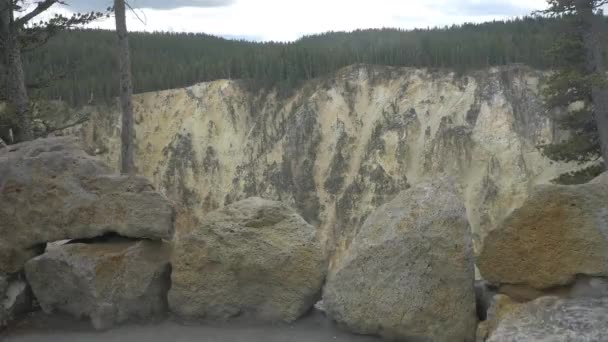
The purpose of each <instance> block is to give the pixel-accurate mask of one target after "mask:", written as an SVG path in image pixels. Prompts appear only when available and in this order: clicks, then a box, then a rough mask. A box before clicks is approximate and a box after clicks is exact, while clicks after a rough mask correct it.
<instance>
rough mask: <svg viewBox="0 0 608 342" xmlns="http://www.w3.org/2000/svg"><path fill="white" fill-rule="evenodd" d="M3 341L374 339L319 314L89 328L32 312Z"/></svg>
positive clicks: (294, 341) (363, 341) (318, 341)
mask: <svg viewBox="0 0 608 342" xmlns="http://www.w3.org/2000/svg"><path fill="white" fill-rule="evenodd" d="M0 341H2V342H89V341H90V342H102V341H103V342H137V341H145V342H325V341H332V342H334V341H337V342H377V341H380V340H379V339H378V338H375V337H368V336H356V335H351V334H348V333H345V332H343V331H340V330H338V329H337V328H336V327H335V326H334V325H333V324H331V323H330V322H329V321H327V320H326V319H325V317H323V316H322V315H321V314H315V315H311V316H309V317H306V318H304V319H302V320H299V321H298V322H296V323H295V324H292V325H259V324H258V325H256V324H251V323H244V322H239V323H233V324H229V325H228V324H211V325H182V324H178V323H175V322H172V321H165V322H162V323H159V324H157V325H146V326H134V325H131V326H123V327H119V328H116V329H114V330H111V331H108V332H103V333H98V332H92V331H91V330H90V328H89V326H88V324H87V323H86V322H75V321H73V320H70V319H68V318H63V317H57V316H53V317H49V316H46V315H43V314H38V315H34V316H31V317H29V318H27V319H25V320H23V321H21V322H19V323H17V324H16V325H14V326H13V327H11V328H9V329H8V331H5V332H4V335H0Z"/></svg>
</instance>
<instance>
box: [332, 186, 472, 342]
mask: <svg viewBox="0 0 608 342" xmlns="http://www.w3.org/2000/svg"><path fill="white" fill-rule="evenodd" d="M473 263H474V254H473V247H472V237H471V232H470V228H469V224H468V221H467V219H466V213H465V209H464V206H463V204H462V201H461V200H460V198H459V196H458V194H457V192H456V190H455V189H454V187H453V185H452V184H451V182H450V181H449V180H447V179H441V180H438V181H436V182H433V183H422V184H420V185H418V186H416V187H413V188H411V189H410V190H407V191H404V192H402V193H400V194H399V195H398V196H397V197H396V198H395V199H393V200H392V201H391V202H389V203H387V204H385V205H383V206H381V207H380V208H379V209H378V210H376V211H375V212H374V213H373V214H371V215H370V217H369V218H368V219H367V220H366V222H365V223H364V224H363V226H362V228H361V230H360V232H359V233H358V234H357V235H356V237H355V239H354V241H353V242H352V245H351V246H350V248H349V250H348V251H347V255H346V256H345V258H344V259H343V260H342V261H341V262H340V263H338V265H337V268H336V270H335V271H334V272H330V274H329V276H328V280H327V284H326V286H325V289H324V293H323V300H324V303H325V307H326V310H327V313H328V315H329V316H330V317H331V318H333V319H334V320H336V321H337V322H338V323H339V324H341V325H342V326H344V327H345V328H347V329H348V330H351V331H353V332H355V333H359V334H370V335H381V336H384V337H386V338H389V339H396V340H410V339H411V340H414V341H418V340H422V341H473V340H474V338H475V329H476V325H477V316H476V309H475V288H474V281H475V279H474V278H475V271H474V264H473Z"/></svg>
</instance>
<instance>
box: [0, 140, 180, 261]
mask: <svg viewBox="0 0 608 342" xmlns="http://www.w3.org/2000/svg"><path fill="white" fill-rule="evenodd" d="M110 173H111V170H110V169H109V168H108V166H106V165H105V164H104V163H102V162H101V161H100V160H98V159H96V158H94V157H91V156H89V155H87V154H86V153H85V152H84V151H83V150H82V149H81V147H80V145H79V142H78V140H76V139H75V138H49V139H39V140H35V141H32V142H27V143H23V144H18V145H13V146H10V147H8V148H4V149H0V222H2V224H1V225H0V236H2V239H0V272H3V273H16V272H18V271H20V270H21V268H22V267H23V264H24V263H25V262H26V261H27V260H29V259H30V258H32V257H34V256H36V255H38V254H39V253H40V252H41V251H42V250H44V244H45V243H47V242H53V241H58V240H64V239H82V238H93V237H97V236H101V235H103V234H105V233H110V232H113V233H118V234H120V235H123V236H127V237H134V238H149V239H170V238H171V237H172V235H173V216H174V215H173V208H172V205H171V203H170V202H169V201H168V200H167V199H166V198H165V197H164V196H163V195H161V194H159V193H157V192H155V191H154V188H153V186H152V185H151V184H150V182H149V181H147V180H146V179H145V178H142V177H127V176H121V175H111V174H110Z"/></svg>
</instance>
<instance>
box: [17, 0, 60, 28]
mask: <svg viewBox="0 0 608 342" xmlns="http://www.w3.org/2000/svg"><path fill="white" fill-rule="evenodd" d="M56 3H60V1H59V0H44V1H42V2H38V6H36V8H34V9H33V10H32V11H31V12H30V13H28V14H26V15H24V16H22V17H20V18H18V19H16V20H15V25H16V26H17V27H23V26H24V25H25V24H27V22H28V21H30V20H32V19H34V18H35V17H37V16H38V15H40V14H42V12H44V11H46V10H47V9H49V8H50V7H51V6H53V5H54V4H56Z"/></svg>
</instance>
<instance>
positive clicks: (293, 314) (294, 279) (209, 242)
mask: <svg viewBox="0 0 608 342" xmlns="http://www.w3.org/2000/svg"><path fill="white" fill-rule="evenodd" d="M171 261H172V265H173V273H172V287H171V290H170V292H169V306H170V309H171V311H172V312H174V313H175V314H177V315H178V316H180V317H182V318H188V319H197V318H208V319H227V318H230V317H234V316H237V315H240V316H245V317H250V318H253V319H257V320H264V321H286V322H291V321H294V320H295V319H297V318H299V317H300V316H301V315H303V314H304V313H306V312H307V311H308V310H309V309H310V308H311V307H312V306H313V305H314V304H315V302H316V301H317V300H318V299H319V298H318V297H319V295H320V291H321V286H322V284H323V280H324V278H325V272H326V262H325V258H324V255H323V252H322V249H321V246H320V244H319V242H318V240H317V238H316V236H315V228H314V227H312V226H311V225H309V224H308V223H306V221H304V219H302V217H300V216H299V215H298V214H296V213H295V212H294V211H293V210H292V209H290V208H289V207H287V206H286V205H283V204H281V203H278V202H272V201H267V200H263V199H261V198H249V199H246V200H244V201H240V202H237V203H234V204H232V205H230V206H227V207H225V208H223V209H220V210H218V211H215V212H212V213H210V214H208V215H207V216H206V217H205V218H204V219H203V220H202V223H201V224H200V226H199V227H197V228H196V229H194V230H193V231H192V232H190V233H187V234H185V235H183V236H179V235H178V236H177V237H176V240H175V241H174V246H173V254H172V258H171Z"/></svg>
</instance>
